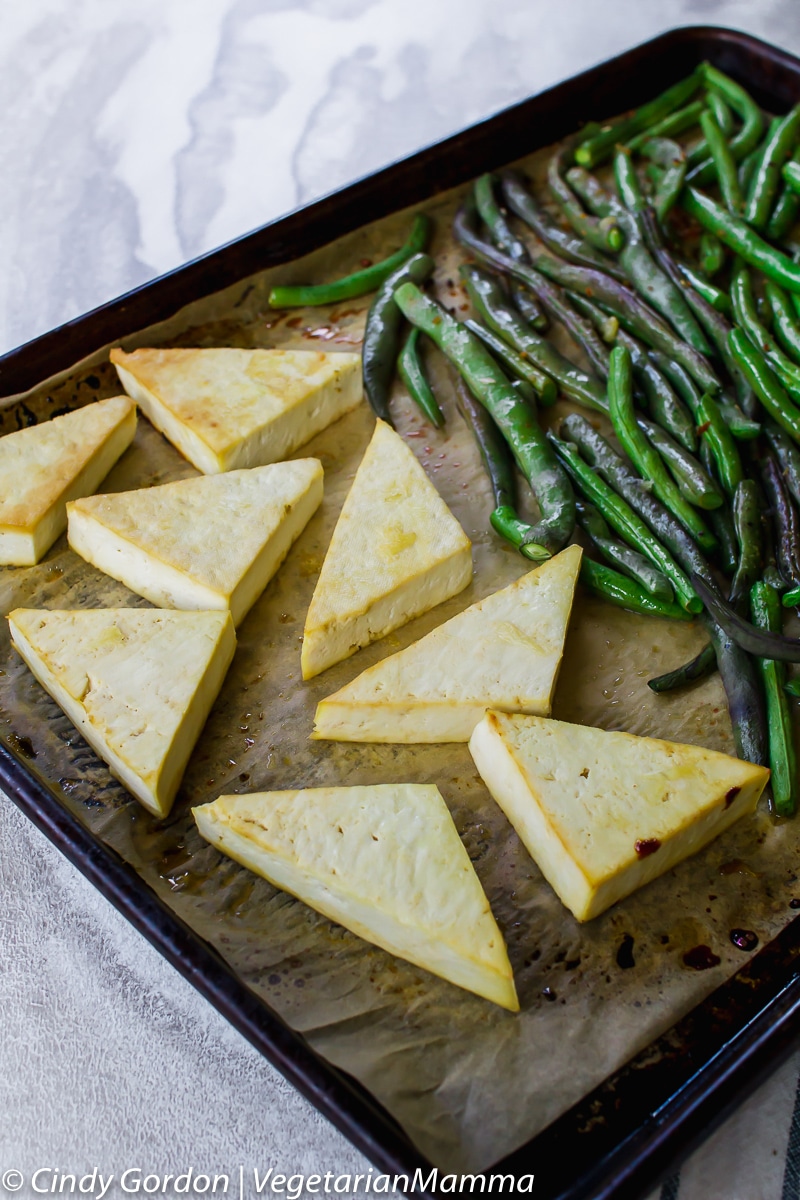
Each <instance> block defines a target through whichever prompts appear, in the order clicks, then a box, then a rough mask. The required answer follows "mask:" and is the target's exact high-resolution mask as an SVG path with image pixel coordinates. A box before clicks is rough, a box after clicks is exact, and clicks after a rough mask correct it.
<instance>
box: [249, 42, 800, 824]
mask: <svg viewBox="0 0 800 1200" xmlns="http://www.w3.org/2000/svg"><path fill="white" fill-rule="evenodd" d="M687 134H688V138H689V140H688V142H687V139H685V138H684V136H683V135H687ZM602 164H607V169H606V170H605V174H604V175H603V177H602V178H598V177H597V176H595V175H594V174H593V171H594V169H595V168H596V167H598V166H601V165H602ZM798 217H800V105H798V106H796V107H795V108H793V109H791V111H789V112H787V113H785V114H779V115H774V114H765V113H763V112H762V110H761V108H760V107H759V105H758V104H757V102H756V101H755V100H754V99H753V98H752V97H751V96H750V95H749V93H748V92H747V90H746V88H744V87H743V86H742V84H741V83H740V82H738V81H736V80H734V79H731V78H730V77H728V76H727V75H725V74H724V73H723V72H722V71H720V70H719V69H718V68H717V67H715V66H713V65H712V64H709V63H703V64H701V65H700V66H698V67H697V69H696V70H695V71H693V72H692V74H691V75H689V76H687V77H686V78H685V79H682V80H679V81H678V82H677V83H676V84H674V85H673V86H672V87H670V88H668V89H667V90H666V91H665V92H663V93H662V94H661V95H660V96H658V97H656V98H655V99H654V100H652V101H649V102H648V103H646V104H643V105H642V106H641V107H640V108H638V109H636V110H634V111H633V112H631V113H629V114H627V115H626V116H625V117H624V118H622V119H621V120H618V121H613V122H609V123H606V124H604V125H599V124H592V125H589V126H585V127H584V128H583V129H582V130H581V131H580V132H579V133H576V134H575V135H574V136H572V137H571V138H568V139H566V140H565V141H564V142H562V143H561V144H560V145H559V146H557V147H556V149H555V151H554V152H553V154H552V155H551V157H550V160H549V165H548V168H547V171H546V177H545V179H544V181H543V183H542V184H541V185H540V186H535V185H531V184H530V182H529V181H528V180H526V179H525V177H524V176H522V175H521V174H520V173H519V172H518V171H510V170H509V171H504V172H502V173H501V174H500V175H499V176H495V175H492V174H486V175H483V176H481V177H480V178H479V179H478V180H477V181H476V183H475V184H474V186H473V187H472V188H471V189H469V190H468V192H467V194H466V195H465V197H464V200H463V203H462V204H461V207H460V208H459V210H458V212H457V214H456V217H455V221H454V224H453V233H454V236H455V240H456V242H457V243H460V245H461V248H462V250H463V251H464V256H465V259H466V260H467V261H464V262H463V263H462V264H461V266H460V268H459V271H460V280H461V284H462V287H463V291H464V293H465V297H466V298H467V299H468V300H469V301H470V306H469V307H470V308H471V312H470V313H469V315H466V316H465V319H464V320H457V319H456V317H455V316H454V315H453V313H454V312H455V309H453V310H450V311H448V310H447V309H445V308H444V307H442V306H441V305H440V304H438V303H436V301H435V300H433V299H432V298H431V297H430V296H428V295H426V294H425V292H424V291H423V290H422V288H423V287H424V285H425V282H426V280H427V279H428V278H429V276H430V275H431V274H432V272H433V265H434V264H433V263H432V261H431V260H430V259H429V258H428V257H427V256H426V255H425V254H424V253H423V251H424V250H425V247H426V245H427V237H428V228H427V222H426V220H425V219H424V218H418V219H417V222H416V223H415V226H414V228H413V230H412V232H411V236H410V238H409V241H408V242H407V244H406V245H405V246H404V247H403V248H402V249H401V250H400V251H398V252H397V254H396V255H393V256H391V257H390V258H389V259H387V260H385V262H383V263H380V264H375V266H374V267H368V268H366V269H365V270H364V271H362V272H356V274H355V275H354V276H352V277H350V278H349V279H348V280H341V281H338V283H335V284H333V285H326V287H325V288H322V289H310V290H309V289H305V290H303V289H300V290H295V291H296V295H295V301H296V302H297V303H329V302H331V299H330V298H331V295H332V293H331V288H333V295H334V297H335V298H336V299H340V298H343V297H344V295H345V294H346V295H357V294H361V291H364V290H367V285H369V288H371V289H373V290H374V289H377V294H376V296H375V299H374V301H373V304H372V307H371V309H370V315H369V318H368V321H367V331H366V336H365V343H364V378H365V386H366V391H367V395H368V398H369V400H370V402H371V403H372V405H373V408H374V409H375V411H376V413H378V415H380V416H382V417H383V418H384V419H386V420H391V412H390V391H391V388H390V385H391V382H392V379H393V376H394V372H395V369H396V370H397V371H398V373H399V375H400V378H401V380H402V381H403V383H404V384H405V387H406V389H407V391H408V393H409V395H410V396H411V398H412V399H413V400H414V401H415V402H416V404H417V405H418V407H419V409H420V411H421V412H422V413H423V414H424V416H425V418H426V420H427V421H429V422H430V423H432V424H433V425H435V426H437V427H441V426H442V425H443V424H444V422H445V420H446V419H449V418H448V417H447V406H446V405H443V404H441V403H440V400H439V399H437V397H436V395H435V394H434V390H433V389H432V388H431V386H430V383H429V381H428V378H427V376H426V374H425V371H424V366H423V362H424V360H423V358H422V356H421V353H420V350H421V345H422V343H423V342H424V341H425V340H426V339H427V341H428V342H429V343H431V342H432V343H433V345H434V346H435V347H437V348H438V350H440V351H441V352H442V353H443V354H444V355H445V356H446V358H447V359H448V360H449V362H450V364H451V366H452V368H453V369H454V372H455V374H456V376H457V380H458V382H457V388H456V393H457V407H458V411H459V413H460V414H461V417H462V418H463V420H464V421H465V422H466V424H467V425H468V427H469V428H470V429H471V431H472V433H473V435H474V437H475V440H476V442H477V445H478V449H479V451H480V455H481V459H482V461H483V464H484V467H485V469H486V472H487V474H488V478H489V481H490V484H491V491H492V497H493V508H492V512H491V514H490V518H489V519H490V523H491V526H492V528H493V529H494V530H495V532H496V533H497V534H498V535H499V536H500V537H502V538H504V539H506V540H507V541H508V542H509V543H510V544H511V545H513V546H514V547H516V548H517V549H518V550H519V551H520V553H521V554H522V555H523V556H524V557H525V558H527V559H529V560H530V561H533V562H541V561H544V560H545V559H546V558H548V557H549V556H550V555H552V554H554V553H556V552H557V551H558V550H559V549H560V548H562V547H563V546H564V545H566V544H567V543H568V542H569V541H570V539H571V538H572V537H573V535H574V533H575V529H576V523H577V526H579V528H580V531H581V535H582V537H583V539H584V543H585V545H586V546H587V547H588V554H586V555H585V556H584V562H583V567H582V571H581V579H582V581H583V583H584V584H585V586H586V587H587V588H588V589H589V590H590V591H591V592H593V593H594V594H595V595H598V596H601V597H604V598H605V599H606V600H608V601H609V602H610V603H613V604H616V605H621V606H622V607H624V608H627V609H629V610H631V611H633V612H638V613H642V614H647V615H654V616H660V617H662V618H665V619H673V620H675V619H677V620H692V619H693V618H695V617H698V618H699V619H700V621H702V623H703V625H704V627H705V629H706V631H707V634H708V642H707V644H706V645H705V646H704V647H703V649H702V650H701V651H700V653H699V654H697V655H696V656H695V657H694V658H693V659H692V660H691V662H688V663H685V664H683V665H678V666H676V667H674V668H673V669H671V670H670V671H668V672H666V673H664V674H663V675H661V676H659V677H658V678H657V679H653V680H651V681H650V686H651V688H652V690H653V691H654V692H656V693H665V692H668V691H671V690H673V689H674V688H677V687H688V686H692V685H694V684H696V683H697V682H698V681H699V680H701V679H703V678H705V677H707V676H708V675H709V674H710V673H711V672H713V671H714V670H715V669H718V670H719V673H720V677H721V679H722V682H723V686H724V688H725V691H726V693H727V697H728V705H729V711H730V715H731V720H732V724H733V730H734V738H735V741H736V746H737V751H738V753H739V754H740V755H741V756H742V757H745V758H749V759H750V760H751V761H753V762H759V763H767V762H768V763H769V765H770V767H771V769H772V772H773V800H774V805H775V809H776V811H777V812H779V813H780V814H781V815H783V816H786V815H790V814H791V813H792V812H794V809H795V807H796V786H795V781H794V776H795V762H794V757H793V751H792V749H791V747H792V740H791V724H790V722H791V700H790V699H789V697H791V696H794V695H798V696H800V686H798V687H795V686H794V685H793V684H792V683H787V681H786V679H785V675H784V669H783V666H782V662H783V660H785V659H786V658H790V659H791V660H792V661H800V642H798V641H795V640H794V639H791V638H787V637H785V636H784V634H783V625H782V616H783V613H784V611H785V609H786V607H788V606H793V607H794V606H800V262H798V261H796V259H797V257H798V255H797V253H796V252H797V251H798V249H800V231H798V232H797V234H796V235H795V239H796V240H792V236H793V225H794V222H795V220H796V219H797V218H798ZM687 235H688V236H687ZM450 273H452V268H450ZM451 288H452V284H451ZM326 289H327V290H326ZM337 289H338V290H337ZM353 289H356V290H353ZM358 289H361V291H359V290H358ZM301 292H302V295H303V296H305V299H303V298H302V296H301ZM450 294H451V295H452V290H451V293H450ZM309 296H310V297H311V298H309ZM321 297H325V298H324V299H323V298H321ZM277 300H282V301H283V302H284V303H285V304H288V303H291V302H293V301H292V296H291V289H289V292H288V298H287V290H286V289H284V290H283V291H279V290H276V293H274V297H273V301H272V302H273V303H275V302H276V301H277ZM461 307H462V308H464V310H465V313H466V309H467V306H466V305H462V306H461ZM404 320H405V321H407V322H408V323H409V325H410V327H411V329H410V332H409V333H408V335H407V336H406V337H405V339H404V340H403V341H402V345H401V340H400V331H401V327H402V324H403V321H404ZM554 335H555V339H556V340H555V341H554V340H553V339H554ZM556 341H557V343H558V344H556ZM557 402H559V405H558V406H557V407H555V408H553V406H554V405H556V404H557ZM564 405H566V408H564V407H562V406H564ZM576 407H577V409H582V410H586V412H587V413H588V415H589V416H591V421H590V420H588V419H587V417H586V416H583V415H581V413H580V412H579V411H575V408H576ZM540 408H541V409H542V410H543V419H542V420H541V421H540V417H539V411H538V410H539V409H540ZM612 437H613V438H614V439H615V440H616V443H617V444H618V445H619V446H620V447H621V451H622V452H621V453H620V452H619V450H617V449H616V448H615V446H614V445H613V444H612V442H611V441H609V438H612ZM517 469H518V470H519V472H521V474H522V476H523V477H524V478H525V479H526V480H527V482H528V484H529V485H530V487H531V489H532V492H533V494H534V497H535V499H536V501H537V502H538V505H539V510H540V516H539V519H538V520H537V521H535V522H534V523H533V524H529V523H527V522H526V521H524V520H522V519H521V518H520V517H519V516H518V514H517V508H516V504H517V493H518V486H517V479H516V470H517ZM600 560H602V561H600Z"/></svg>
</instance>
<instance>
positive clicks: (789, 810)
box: [750, 582, 797, 817]
mask: <svg viewBox="0 0 800 1200" xmlns="http://www.w3.org/2000/svg"><path fill="white" fill-rule="evenodd" d="M750 601H751V606H752V613H753V621H754V623H755V624H756V625H757V626H759V628H761V629H766V630H769V631H770V632H771V633H780V631H781V608H780V603H779V600H778V593H777V592H776V591H775V589H774V588H771V587H770V586H769V584H767V583H761V582H758V583H755V584H753V588H752V591H751V593H750ZM758 665H759V669H760V672H761V680H762V683H763V685H764V694H765V698H766V704H767V729H768V732H769V768H770V786H771V788H772V803H773V805H774V807H775V812H776V813H777V814H778V816H780V817H791V816H793V815H794V813H795V810H796V808H797V791H796V783H795V780H796V776H797V760H796V757H795V750H794V738H793V736H792V719H791V714H790V712H789V704H788V701H787V699H786V695H785V693H784V686H785V684H786V667H785V665H784V664H783V663H782V662H776V661H775V660H774V659H769V658H761V659H759V660H758Z"/></svg>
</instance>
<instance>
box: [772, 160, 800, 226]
mask: <svg viewBox="0 0 800 1200" xmlns="http://www.w3.org/2000/svg"><path fill="white" fill-rule="evenodd" d="M792 162H793V163H796V164H797V163H800V148H798V149H797V150H795V152H794V154H793V155H792ZM781 179H783V173H782V172H781ZM798 212H800V193H798V192H796V191H795V190H794V188H791V187H789V185H788V183H786V181H785V180H784V181H783V184H782V187H781V190H780V193H779V195H778V199H777V200H776V201H775V207H774V208H773V210H772V214H771V216H770V218H769V223H768V224H767V237H768V238H770V239H771V240H772V241H773V242H782V241H783V239H784V238H785V237H786V235H787V233H788V232H789V230H790V229H791V228H792V226H793V225H794V223H795V221H796V220H797V214H798Z"/></svg>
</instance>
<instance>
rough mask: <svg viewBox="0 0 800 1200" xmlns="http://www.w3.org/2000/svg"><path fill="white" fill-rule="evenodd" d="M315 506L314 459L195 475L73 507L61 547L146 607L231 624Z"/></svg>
mask: <svg viewBox="0 0 800 1200" xmlns="http://www.w3.org/2000/svg"><path fill="white" fill-rule="evenodd" d="M321 500H322V466H321V464H320V463H319V461H318V460H317V459H316V458H302V459H299V460H297V461H296V462H284V463H273V464H272V465H271V466H268V467H252V468H250V469H249V470H244V471H229V472H228V473H226V474H225V475H200V476H195V477H194V478H192V479H181V480H179V481H178V482H177V483H165V484H162V485H161V486H160V487H152V488H140V489H139V490H138V491H134V492H117V493H115V494H114V495H109V496H89V497H87V498H85V499H83V500H76V501H74V502H73V503H72V504H70V505H69V506H68V514H69V544H70V546H72V548H73V550H76V551H77V552H78V554H81V555H82V556H83V557H84V558H85V559H86V560H87V562H90V563H92V564H93V565H94V566H95V567H98V568H99V569H100V570H101V571H105V572H106V574H107V575H111V576H113V577H114V579H119V580H120V581H121V582H122V583H124V584H125V586H126V587H129V588H130V589H131V591H133V592H138V593H139V595H140V596H145V597H146V598H147V599H148V600H150V601H152V603H153V604H157V605H160V606H161V607H163V608H195V609H212V608H230V610H231V615H232V616H233V621H234V624H235V625H238V624H239V622H240V621H241V619H242V617H243V616H244V615H245V613H246V612H247V611H248V609H249V608H250V606H251V605H252V604H253V603H254V601H255V600H256V599H257V598H258V596H260V595H261V593H262V592H263V590H264V588H265V587H266V586H267V583H268V582H269V580H270V579H271V578H272V576H273V575H274V574H275V572H276V571H277V569H278V567H279V566H280V565H281V563H282V562H283V560H284V558H285V557H286V555H287V554H288V552H289V548H290V546H291V545H292V543H293V542H294V540H295V539H296V538H297V537H298V536H299V535H300V533H301V532H302V530H303V529H304V528H305V526H306V524H307V523H308V521H309V520H310V518H311V516H312V515H313V514H314V512H316V510H317V508H318V507H319V504H320V501H321Z"/></svg>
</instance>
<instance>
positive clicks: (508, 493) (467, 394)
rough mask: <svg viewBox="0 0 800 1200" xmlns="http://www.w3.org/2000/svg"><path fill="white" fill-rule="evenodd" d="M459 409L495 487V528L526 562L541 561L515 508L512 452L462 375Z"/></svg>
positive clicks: (530, 531)
mask: <svg viewBox="0 0 800 1200" xmlns="http://www.w3.org/2000/svg"><path fill="white" fill-rule="evenodd" d="M456 405H457V407H458V411H459V412H460V413H461V416H462V417H463V418H464V421H465V422H466V423H467V425H469V427H470V429H471V430H472V434H473V436H474V438H475V441H476V442H477V445H478V450H479V452H480V456H481V461H482V462H483V465H484V467H485V468H486V472H487V474H488V476H489V482H490V483H491V486H492V496H493V498H494V505H495V507H494V509H493V510H492V513H491V516H490V517H489V522H490V524H491V526H492V528H493V529H494V530H495V532H496V533H499V534H500V536H501V537H502V538H504V539H505V540H506V541H507V542H510V543H511V545H512V546H514V547H516V549H517V550H519V551H520V553H521V554H523V555H525V557H526V558H531V559H533V560H534V561H537V559H538V558H539V557H540V555H539V547H538V546H536V545H535V544H531V542H530V539H531V537H532V536H533V535H534V530H533V526H532V525H529V524H527V523H526V522H525V521H521V520H520V519H519V517H518V516H517V513H516V510H515V507H514V505H515V496H516V486H515V480H514V462H513V459H512V457H511V451H510V450H509V448H508V445H507V443H506V442H505V441H504V440H503V437H502V435H501V433H500V430H499V429H498V428H497V426H496V425H495V423H494V421H493V420H492V418H491V416H490V415H489V413H488V412H487V410H486V409H485V408H484V407H483V405H482V404H481V403H480V402H479V401H478V400H476V399H475V397H474V396H473V394H472V392H471V391H470V390H469V388H468V387H467V385H466V384H465V383H464V380H463V379H462V377H461V376H460V375H459V377H458V381H457V383H456Z"/></svg>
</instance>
